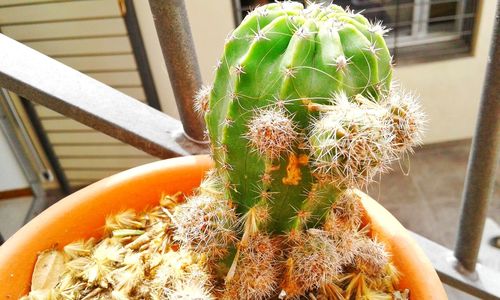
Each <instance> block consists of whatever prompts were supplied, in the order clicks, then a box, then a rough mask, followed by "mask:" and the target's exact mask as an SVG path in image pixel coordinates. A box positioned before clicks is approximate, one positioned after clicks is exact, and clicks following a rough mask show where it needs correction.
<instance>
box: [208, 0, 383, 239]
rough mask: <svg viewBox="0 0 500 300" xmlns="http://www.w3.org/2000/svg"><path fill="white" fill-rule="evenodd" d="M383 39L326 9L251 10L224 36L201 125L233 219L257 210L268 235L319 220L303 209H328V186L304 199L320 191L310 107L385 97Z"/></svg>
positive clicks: (284, 6) (376, 30)
mask: <svg viewBox="0 0 500 300" xmlns="http://www.w3.org/2000/svg"><path fill="white" fill-rule="evenodd" d="M383 33H384V30H383V29H382V28H381V27H380V26H378V27H377V26H376V25H373V24H371V23H369V22H368V21H367V20H366V19H365V18H364V17H363V16H361V15H359V14H353V13H349V12H345V11H344V10H343V9H342V8H340V7H338V6H336V5H330V6H319V5H312V6H310V7H309V8H307V9H304V7H303V6H302V4H298V3H293V2H283V3H274V4H270V5H265V6H263V7H260V8H258V9H256V10H255V11H254V12H253V13H251V14H249V15H248V16H247V17H246V18H245V20H244V21H243V22H242V24H241V25H240V26H239V27H238V28H237V29H236V30H235V31H234V32H233V33H232V34H231V35H230V36H229V37H228V38H227V43H226V45H225V47H224V55H223V56H222V58H221V60H220V62H219V65H218V66H217V73H216V78H215V82H214V84H213V88H212V91H211V93H210V95H209V105H208V107H207V111H206V122H207V127H208V132H209V136H210V141H211V143H212V147H213V149H212V150H213V157H214V160H215V162H216V164H217V168H218V169H219V174H220V176H221V177H222V178H223V180H224V181H225V182H226V187H227V189H228V195H229V197H230V199H232V200H233V201H234V202H235V203H236V204H237V211H238V213H240V214H242V215H244V214H245V213H247V212H248V211H249V209H251V208H252V207H255V206H259V205H266V206H267V207H268V208H269V210H270V219H269V222H268V223H267V224H262V225H261V227H265V228H261V229H263V230H267V231H270V232H276V233H280V232H287V231H289V230H291V229H293V228H296V227H297V226H298V225H299V224H302V223H303V222H302V221H303V218H301V217H300V216H299V214H302V216H304V215H307V217H308V218H307V220H306V221H307V223H308V224H317V223H318V221H320V219H322V218H323V217H324V215H325V211H322V210H321V209H319V208H318V207H317V206H316V205H317V204H320V206H321V203H318V202H317V203H315V204H314V205H313V204H311V203H308V202H311V201H308V199H309V200H310V198H311V197H314V198H316V199H317V198H322V199H321V201H319V202H324V203H323V204H324V205H322V207H324V208H328V205H327V204H328V203H329V202H331V201H333V200H334V198H335V197H334V195H335V188H328V189H329V190H330V193H328V195H327V196H324V197H321V196H317V195H311V193H319V192H320V191H318V190H319V188H318V187H316V185H317V182H318V179H317V178H316V177H315V174H314V172H313V171H314V168H313V167H312V164H311V160H312V159H313V157H312V155H311V150H310V147H309V146H308V140H307V137H308V135H309V132H310V131H311V129H312V127H313V123H314V122H315V121H316V120H317V119H318V118H319V117H320V112H319V111H318V106H317V105H330V104H331V101H332V100H331V99H332V97H333V96H334V95H335V94H336V93H339V92H343V93H345V94H346V95H347V96H348V97H353V96H355V95H363V96H364V97H366V98H369V99H371V100H373V101H376V100H378V99H381V98H383V97H385V95H386V94H388V92H389V89H390V85H391V73H392V67H391V57H390V54H389V51H388V49H387V47H386V45H385V42H384V39H383V37H382V35H383ZM272 121H274V124H273V122H272ZM273 146H274V148H273ZM266 149H268V150H267V151H266ZM308 195H309V197H308Z"/></svg>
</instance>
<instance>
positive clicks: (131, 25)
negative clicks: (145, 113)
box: [122, 0, 161, 110]
mask: <svg viewBox="0 0 500 300" xmlns="http://www.w3.org/2000/svg"><path fill="white" fill-rule="evenodd" d="M123 5H124V6H123V10H122V15H123V19H124V20H125V26H126V27H127V32H128V36H129V39H130V43H131V44H132V48H133V51H132V52H133V53H134V58H135V62H136V63H137V69H138V71H139V76H140V77H141V82H142V86H143V88H144V93H145V94H146V101H147V103H148V104H149V106H151V107H153V108H156V109H157V110H161V104H160V100H159V98H158V93H157V92H156V86H155V84H154V80H153V74H151V68H150V67H149V65H150V64H149V60H148V57H147V55H146V47H145V46H144V41H143V39H142V34H141V30H140V28H139V21H138V20H137V13H136V12H135V6H134V1H133V0H124V2H123Z"/></svg>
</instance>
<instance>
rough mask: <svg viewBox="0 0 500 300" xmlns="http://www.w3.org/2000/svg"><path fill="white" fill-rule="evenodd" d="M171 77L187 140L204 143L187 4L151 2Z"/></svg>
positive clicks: (198, 77)
mask: <svg viewBox="0 0 500 300" xmlns="http://www.w3.org/2000/svg"><path fill="white" fill-rule="evenodd" d="M149 5H150V7H151V12H152V13H153V18H154V21H155V26H156V31H157V33H158V38H159V39H160V45H161V48H162V52H163V57H164V59H165V63H166V65H167V70H168V76H169V77H170V83H171V84H172V88H173V90H174V95H175V100H176V102H177V108H178V110H179V114H180V117H181V121H182V124H183V126H184V132H185V134H186V136H187V137H188V138H189V139H191V140H193V141H195V142H199V143H204V142H203V139H204V133H203V131H204V129H203V128H204V126H203V122H202V120H201V118H200V117H199V116H198V115H197V114H196V112H194V110H193V98H194V95H195V93H196V92H197V91H198V89H199V88H200V87H201V84H202V81H201V75H200V70H199V67H198V59H197V58H196V52H195V49H194V43H193V37H192V36H191V29H190V27H189V21H188V18H187V11H186V6H185V4H184V0H168V1H165V0H149Z"/></svg>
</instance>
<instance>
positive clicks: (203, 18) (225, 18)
mask: <svg viewBox="0 0 500 300" xmlns="http://www.w3.org/2000/svg"><path fill="white" fill-rule="evenodd" d="M186 2H187V9H188V17H189V21H190V23H191V29H192V32H193V38H194V42H195V46H196V51H197V55H198V61H199V63H200V68H201V72H202V76H203V79H204V82H206V83H209V82H211V80H212V78H213V71H212V70H213V66H214V65H215V62H216V61H217V59H218V57H219V56H220V55H221V53H222V46H223V44H224V39H225V37H226V35H227V33H228V32H230V31H231V30H232V29H233V27H234V23H233V16H232V7H231V1H230V0H218V1H202V0H187V1H186ZM480 2H481V3H482V5H480V6H481V7H480V8H479V10H478V16H479V17H478V22H479V23H478V25H479V26H478V27H477V31H476V43H475V49H474V55H472V56H468V57H464V58H457V59H449V60H442V61H438V62H431V63H421V64H412V65H408V66H401V67H397V68H396V73H395V77H396V79H398V80H399V81H400V82H401V84H402V85H404V86H405V87H406V88H408V89H410V90H412V91H414V92H416V93H417V94H419V95H420V97H421V100H422V103H423V107H424V110H425V112H426V113H427V114H428V116H429V124H428V130H427V133H426V136H425V140H424V141H425V143H435V142H444V141H450V140H457V139H465V138H470V137H471V136H472V134H473V130H474V126H475V120H476V117H477V111H478V107H479V100H480V96H481V89H482V85H483V81H484V74H485V70H486V61H487V55H488V49H489V45H490V39H491V34H492V28H493V22H494V15H495V11H496V10H495V5H496V1H489V0H488V1H480ZM134 3H135V4H136V9H137V14H138V18H139V23H140V26H141V31H142V33H143V35H144V39H145V43H146V48H147V51H148V57H149V59H150V61H151V64H152V71H153V77H154V80H155V82H156V84H157V86H158V87H159V94H160V98H161V103H162V106H163V110H164V111H165V112H167V113H168V114H170V115H172V116H174V117H177V116H178V115H177V111H176V107H175V102H174V97H173V93H172V90H171V88H170V82H169V80H168V75H167V71H166V68H165V64H164V62H163V57H162V54H161V50H160V46H159V42H158V39H157V36H156V31H155V28H154V23H153V19H152V16H151V11H150V9H149V6H148V3H147V1H142V0H135V1H134ZM215 3H216V4H217V5H215Z"/></svg>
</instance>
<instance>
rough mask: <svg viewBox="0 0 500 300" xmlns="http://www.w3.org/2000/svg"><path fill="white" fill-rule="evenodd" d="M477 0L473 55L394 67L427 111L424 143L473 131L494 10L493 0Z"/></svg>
mask: <svg viewBox="0 0 500 300" xmlns="http://www.w3.org/2000/svg"><path fill="white" fill-rule="evenodd" d="M480 2H482V5H480V6H481V7H480V10H479V11H478V14H477V15H478V16H479V24H478V25H479V27H477V29H478V30H477V31H476V32H477V35H476V44H475V49H474V55H473V56H469V57H464V58H457V59H449V60H443V61H439V62H432V63H420V64H413V65H408V66H401V67H397V68H396V78H397V79H399V80H400V82H401V84H402V85H404V86H405V87H406V88H408V89H410V90H412V91H415V92H416V93H417V94H419V95H420V99H421V101H422V104H423V107H424V110H425V112H426V113H427V114H428V117H429V123H428V130H427V133H426V135H425V142H426V143H434V142H443V141H450V140H456V139H464V138H470V137H472V135H473V132H474V126H475V123H476V118H477V111H478V108H479V101H480V97H481V90H482V86H483V81H484V75H485V72H486V62H487V58H488V52H489V46H490V41H491V36H492V29H493V23H494V20H495V11H496V9H495V4H496V1H490V0H483V1H480Z"/></svg>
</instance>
